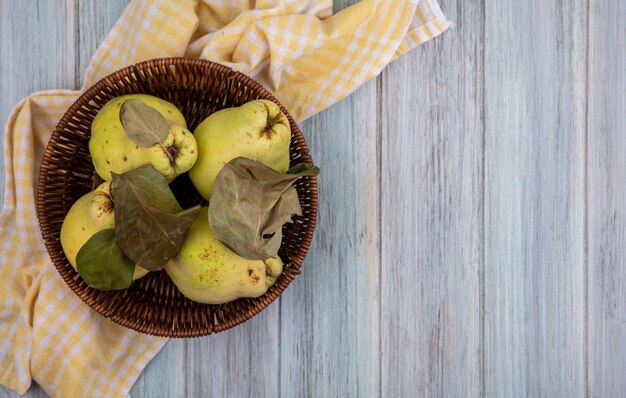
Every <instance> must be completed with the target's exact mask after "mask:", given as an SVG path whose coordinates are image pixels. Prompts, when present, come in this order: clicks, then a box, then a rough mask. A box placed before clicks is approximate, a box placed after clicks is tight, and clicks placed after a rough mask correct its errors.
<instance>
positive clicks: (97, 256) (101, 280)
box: [76, 228, 135, 290]
mask: <svg viewBox="0 0 626 398" xmlns="http://www.w3.org/2000/svg"><path fill="white" fill-rule="evenodd" d="M76 269H77V270H78V273H79V274H80V276H82V277H83V279H84V280H85V282H87V284H88V285H89V286H91V287H93V288H95V289H100V290H120V289H126V288H127V287H129V286H130V284H131V283H132V281H133V273H134V272H135V264H134V263H133V262H132V260H131V259H129V258H128V257H127V256H126V255H125V254H124V253H123V252H122V251H121V250H120V248H119V247H117V245H116V244H115V230H114V229H113V228H111V229H103V230H102V231H100V232H97V233H96V234H94V235H93V236H92V237H91V238H90V239H89V240H88V241H87V242H86V243H85V244H84V245H83V246H82V247H81V248H80V250H79V251H78V254H77V255H76Z"/></svg>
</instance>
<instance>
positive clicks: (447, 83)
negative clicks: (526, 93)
mask: <svg viewBox="0 0 626 398" xmlns="http://www.w3.org/2000/svg"><path fill="white" fill-rule="evenodd" d="M446 6H447V7H446V12H447V14H448V17H449V18H451V19H452V20H454V21H459V24H458V25H457V26H456V28H455V29H453V30H451V31H449V32H447V33H445V34H444V35H443V36H442V37H440V38H437V39H436V40H434V41H433V42H429V43H426V44H424V45H423V46H422V47H420V48H419V49H416V50H414V51H413V52H411V53H409V54H406V55H403V56H402V57H401V58H400V59H398V60H397V61H395V62H394V63H393V64H392V65H390V66H389V67H388V68H387V69H386V70H385V71H384V72H383V79H382V104H381V109H380V117H381V118H382V132H381V133H382V147H381V150H382V176H381V177H382V182H381V189H382V192H381V210H382V219H381V222H382V230H381V233H382V238H381V241H382V264H381V286H382V287H381V288H382V294H381V295H382V316H381V325H384V326H383V329H382V364H381V366H382V381H381V384H382V396H385V397H409V396H450V397H475V396H478V394H479V392H480V375H479V355H478V350H479V312H480V307H479V264H480V227H481V223H480V221H481V218H480V216H481V179H482V175H481V164H482V160H481V159H482V115H481V107H480V105H481V103H482V58H481V57H482V44H481V40H482V35H481V31H480V29H478V27H479V26H480V25H481V21H482V18H483V17H482V2H481V1H471V2H467V1H458V2H454V1H448V2H446Z"/></svg>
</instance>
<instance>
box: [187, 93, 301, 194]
mask: <svg viewBox="0 0 626 398" xmlns="http://www.w3.org/2000/svg"><path fill="white" fill-rule="evenodd" d="M193 134H194V136H195V137H196V142H197V143H198V150H199V154H198V160H197V161H196V164H195V165H194V166H193V167H192V168H191V170H189V177H190V178H191V181H192V182H193V185H194V186H195V187H196V189H197V190H198V192H200V194H201V195H202V196H203V197H204V198H205V199H207V200H210V199H211V194H212V192H213V184H214V183H215V177H216V176H217V174H218V173H219V172H220V170H222V168H223V167H224V165H225V164H226V163H228V162H229V161H231V160H232V159H234V158H236V157H239V156H242V157H245V158H248V159H254V160H258V161H259V162H261V163H263V164H265V165H266V166H268V167H270V168H272V169H274V170H276V171H278V172H279V173H284V172H286V171H287V170H288V169H289V144H290V142H291V128H290V127H289V120H288V119H287V116H285V114H284V113H283V112H282V111H281V110H280V108H279V107H278V106H277V105H276V104H275V103H273V102H272V101H268V100H255V101H250V102H248V103H246V104H244V105H242V106H240V107H236V108H228V109H222V110H220V111H218V112H215V113H213V114H211V115H210V116H209V117H207V118H206V119H205V120H204V121H203V122H202V123H200V124H199V125H198V127H197V128H196V129H195V130H194V132H193Z"/></svg>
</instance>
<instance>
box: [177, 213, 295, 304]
mask: <svg viewBox="0 0 626 398" xmlns="http://www.w3.org/2000/svg"><path fill="white" fill-rule="evenodd" d="M165 270H166V271H167V273H168V275H169V276H170V277H171V278H172V281H174V284H175V285H176V287H178V289H179V290H180V291H181V293H182V294H184V295H185V296H186V297H188V298H189V299H191V300H193V301H197V302H200V303H205V304H223V303H227V302H229V301H233V300H236V299H238V298H242V297H259V296H261V295H263V294H264V293H265V292H266V291H267V289H268V288H269V287H270V286H272V285H273V284H274V283H275V282H276V279H277V278H278V276H279V275H280V273H281V272H282V270H283V262H282V260H281V259H280V257H275V258H271V259H269V260H267V261H265V263H264V262H263V261H251V260H246V259H244V258H243V257H240V256H238V255H237V254H236V253H234V252H233V251H232V250H230V249H229V248H228V247H226V246H225V245H224V244H222V243H221V242H219V241H218V240H217V239H215V237H214V236H213V234H212V233H211V228H210V227H209V222H208V207H203V208H202V209H201V210H200V213H199V215H198V218H197V219H196V220H195V221H194V222H193V223H192V224H191V227H190V228H189V231H188V232H187V235H186V237H185V242H184V243H183V246H182V247H181V249H180V251H179V252H178V254H176V256H175V257H174V258H172V259H171V260H170V261H169V262H168V263H167V265H166V266H165Z"/></svg>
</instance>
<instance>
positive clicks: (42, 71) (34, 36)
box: [0, 0, 75, 206]
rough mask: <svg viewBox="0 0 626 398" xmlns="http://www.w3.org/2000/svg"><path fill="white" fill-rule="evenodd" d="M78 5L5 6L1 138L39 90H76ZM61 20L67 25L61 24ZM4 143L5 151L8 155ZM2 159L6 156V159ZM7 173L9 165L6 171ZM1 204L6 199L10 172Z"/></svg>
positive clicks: (0, 31)
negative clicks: (18, 110) (14, 111)
mask: <svg viewBox="0 0 626 398" xmlns="http://www.w3.org/2000/svg"><path fill="white" fill-rule="evenodd" d="M74 14H75V13H74V1H73V0H66V1H65V6H64V7H63V6H62V5H61V6H60V4H58V3H56V4H52V3H50V2H47V1H42V0H38V1H32V2H24V1H19V0H8V1H2V2H0V54H2V57H0V92H1V93H2V96H0V126H2V127H1V129H0V134H2V136H4V128H5V126H6V122H7V120H8V118H9V114H10V113H11V110H12V109H13V107H14V106H15V105H16V104H17V103H18V102H19V101H20V100H21V99H22V98H24V97H25V96H27V95H29V94H32V93H33V92H35V91H40V90H48V89H56V88H68V89H71V88H74V87H75V86H74V81H75V78H74V63H73V59H74V57H75V49H74V30H73V27H74ZM59 21H61V22H62V23H59ZM3 141H4V139H2V140H0V153H4V143H3ZM0 156H1V155H0ZM3 170H4V162H2V164H0V171H3ZM1 174H2V176H1V177H0V192H1V193H2V195H0V206H1V205H2V203H3V201H4V172H2V173H1Z"/></svg>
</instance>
